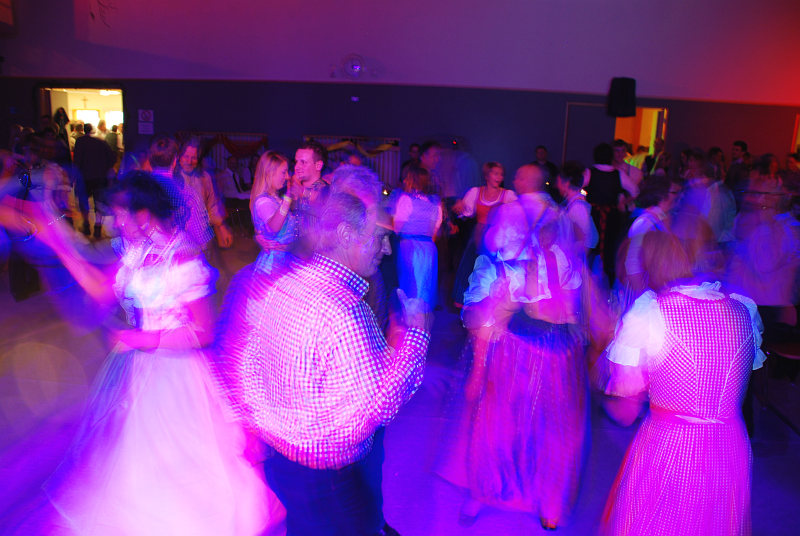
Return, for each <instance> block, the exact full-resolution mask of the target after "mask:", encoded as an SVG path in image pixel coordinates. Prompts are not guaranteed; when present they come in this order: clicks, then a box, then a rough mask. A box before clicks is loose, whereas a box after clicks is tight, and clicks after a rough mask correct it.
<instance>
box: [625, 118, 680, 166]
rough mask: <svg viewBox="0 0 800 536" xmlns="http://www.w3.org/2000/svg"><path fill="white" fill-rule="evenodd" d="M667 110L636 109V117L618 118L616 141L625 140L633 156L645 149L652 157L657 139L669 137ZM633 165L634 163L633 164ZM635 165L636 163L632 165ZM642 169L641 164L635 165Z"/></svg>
mask: <svg viewBox="0 0 800 536" xmlns="http://www.w3.org/2000/svg"><path fill="white" fill-rule="evenodd" d="M667 115H668V112H667V109H666V108H638V107H637V108H636V116H635V117H618V118H617V120H616V125H615V127H614V139H615V140H625V141H626V142H627V143H629V144H630V145H631V147H632V149H633V155H634V156H635V155H636V154H637V153H639V154H643V153H641V152H639V151H638V150H637V149H638V148H640V147H644V148H645V149H647V154H649V155H652V154H653V152H654V150H653V148H654V144H655V140H656V138H661V139H662V140H663V139H665V138H666V135H667ZM631 163H632V162H631ZM632 164H634V163H632ZM634 165H636V166H637V167H640V165H641V164H640V163H638V162H637V163H635V164H634Z"/></svg>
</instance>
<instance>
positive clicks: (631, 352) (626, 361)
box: [607, 290, 667, 367]
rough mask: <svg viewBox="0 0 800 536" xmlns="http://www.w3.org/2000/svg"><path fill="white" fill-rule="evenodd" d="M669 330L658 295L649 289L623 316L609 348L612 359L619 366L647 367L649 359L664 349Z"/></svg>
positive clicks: (608, 353) (610, 358) (608, 352)
mask: <svg viewBox="0 0 800 536" xmlns="http://www.w3.org/2000/svg"><path fill="white" fill-rule="evenodd" d="M666 329H667V328H666V324H665V323H664V317H663V316H661V311H660V310H659V308H658V301H657V300H656V294H655V292H653V291H650V290H648V291H647V292H645V293H644V294H642V295H641V296H639V297H638V298H637V299H636V301H635V302H634V303H633V306H632V307H631V309H630V310H629V311H628V312H627V313H626V314H625V316H623V317H622V320H621V321H620V323H619V325H618V326H617V330H616V333H615V334H614V340H613V341H612V342H611V345H609V347H608V350H607V356H608V359H609V360H610V361H612V362H614V363H617V364H618V365H625V366H630V367H642V366H646V365H647V364H648V359H649V358H651V357H653V356H655V355H656V354H657V353H658V352H659V350H661V347H662V346H663V344H664V336H665V332H666Z"/></svg>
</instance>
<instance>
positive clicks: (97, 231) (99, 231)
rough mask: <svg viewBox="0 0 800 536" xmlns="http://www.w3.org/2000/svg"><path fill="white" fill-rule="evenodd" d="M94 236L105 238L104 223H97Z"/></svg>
mask: <svg viewBox="0 0 800 536" xmlns="http://www.w3.org/2000/svg"><path fill="white" fill-rule="evenodd" d="M94 237H95V238H98V239H100V238H103V226H102V225H95V226H94Z"/></svg>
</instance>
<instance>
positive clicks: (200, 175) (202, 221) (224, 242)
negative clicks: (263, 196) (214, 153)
mask: <svg viewBox="0 0 800 536" xmlns="http://www.w3.org/2000/svg"><path fill="white" fill-rule="evenodd" d="M176 158H177V165H176V166H175V171H174V178H175V181H176V182H177V183H178V185H179V186H180V187H181V188H185V187H188V188H190V189H191V190H193V191H194V193H195V195H196V196H198V197H199V199H200V200H201V201H202V205H203V206H204V207H205V211H203V213H202V214H194V210H193V211H192V212H193V213H192V214H191V215H190V216H189V223H188V225H189V226H192V227H194V226H200V227H205V228H208V226H209V224H210V225H211V226H212V227H213V228H214V233H215V234H216V236H217V243H218V244H219V246H220V247H222V248H227V247H230V246H231V245H232V244H233V233H231V230H230V229H229V228H228V226H227V225H226V224H225V221H224V219H225V218H224V214H223V212H222V206H223V205H222V204H220V201H219V199H218V198H217V194H216V192H215V191H214V183H213V182H212V181H211V177H210V176H209V174H208V173H206V172H205V171H204V170H203V168H202V166H201V164H200V140H198V139H197V138H194V137H191V138H188V139H187V140H185V141H184V142H183V143H181V145H180V147H179V148H178V155H177V157H176ZM199 245H200V247H202V248H205V247H206V244H199Z"/></svg>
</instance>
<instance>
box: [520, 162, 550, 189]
mask: <svg viewBox="0 0 800 536" xmlns="http://www.w3.org/2000/svg"><path fill="white" fill-rule="evenodd" d="M544 177H545V175H544V172H543V171H542V168H541V167H540V166H539V165H537V164H526V165H524V166H522V167H521V168H519V169H518V170H517V173H516V174H515V175H514V189H515V190H516V191H517V193H518V194H529V193H532V192H541V191H544V180H545V179H544Z"/></svg>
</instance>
